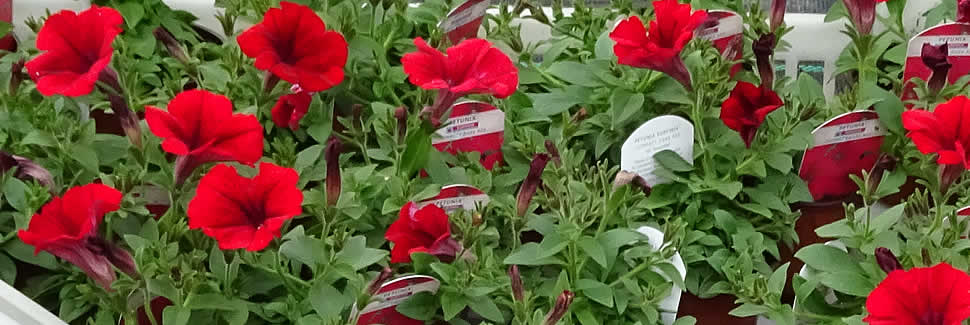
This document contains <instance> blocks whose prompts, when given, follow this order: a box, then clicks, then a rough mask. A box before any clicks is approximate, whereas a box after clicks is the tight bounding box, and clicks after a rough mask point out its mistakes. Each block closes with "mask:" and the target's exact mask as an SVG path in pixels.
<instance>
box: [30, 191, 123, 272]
mask: <svg viewBox="0 0 970 325" xmlns="http://www.w3.org/2000/svg"><path fill="white" fill-rule="evenodd" d="M120 204H121V192H118V190H116V189H113V188H111V187H108V186H105V185H102V184H88V185H84V186H78V187H74V188H71V189H69V190H67V192H66V193H64V196H62V197H54V198H53V199H52V200H51V201H50V202H48V203H47V204H45V205H44V207H43V208H42V209H41V211H40V213H39V214H35V215H34V216H33V217H32V218H31V219H30V225H29V226H28V227H27V229H26V230H20V231H19V232H17V236H18V237H20V240H22V241H23V242H24V243H26V244H28V245H32V246H34V254H37V253H40V251H47V252H49V253H51V254H54V256H57V257H60V258H62V259H64V260H67V261H68V262H71V263H72V264H74V265H76V266H77V267H79V268H81V270H84V273H87V275H88V277H91V279H93V280H94V281H95V282H97V283H98V285H101V286H102V287H104V288H105V289H106V290H110V289H111V283H112V282H114V280H115V272H114V269H112V268H111V265H112V264H114V265H115V266H117V267H118V268H119V269H121V270H122V271H124V272H126V273H128V274H135V270H134V262H133V261H132V259H131V255H130V254H129V253H128V252H126V251H125V250H123V249H121V248H118V247H116V246H114V245H113V244H111V243H108V242H106V241H105V240H103V239H101V238H100V237H98V234H97V230H98V224H100V223H101V220H102V219H104V215H105V214H107V213H108V212H111V211H115V210H118V208H119V205H120Z"/></svg>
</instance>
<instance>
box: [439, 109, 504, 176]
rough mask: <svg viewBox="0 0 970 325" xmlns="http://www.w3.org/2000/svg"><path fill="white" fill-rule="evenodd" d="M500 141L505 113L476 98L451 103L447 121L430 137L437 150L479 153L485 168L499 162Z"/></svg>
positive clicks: (502, 138)
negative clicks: (475, 99)
mask: <svg viewBox="0 0 970 325" xmlns="http://www.w3.org/2000/svg"><path fill="white" fill-rule="evenodd" d="M503 142H505V113H504V112H502V111H501V110H499V109H498V108H496V107H495V106H492V105H491V104H489V103H485V102H477V101H466V102H461V103H458V104H455V105H454V106H452V107H451V115H450V116H449V117H448V120H447V121H445V123H444V126H443V127H441V128H440V129H438V130H437V131H435V137H434V138H433V139H432V140H431V144H432V145H433V146H434V147H435V149H438V151H442V152H447V153H450V154H455V153H458V152H478V153H481V154H482V157H481V163H482V165H483V166H485V169H488V170H491V169H492V167H494V166H495V164H497V163H500V162H501V161H502V143H503Z"/></svg>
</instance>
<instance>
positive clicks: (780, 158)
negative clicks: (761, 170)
mask: <svg viewBox="0 0 970 325" xmlns="http://www.w3.org/2000/svg"><path fill="white" fill-rule="evenodd" d="M765 162H766V163H768V166H770V167H771V168H774V169H775V170H777V171H780V172H782V173H788V172H790V171H791V169H792V167H793V166H792V160H791V156H789V155H786V154H784V153H781V152H775V153H771V154H769V155H768V157H766V158H765Z"/></svg>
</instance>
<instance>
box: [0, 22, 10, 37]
mask: <svg viewBox="0 0 970 325" xmlns="http://www.w3.org/2000/svg"><path fill="white" fill-rule="evenodd" d="M11 31H13V24H11V23H8V22H5V21H0V37H6V36H7V34H10V32H11Z"/></svg>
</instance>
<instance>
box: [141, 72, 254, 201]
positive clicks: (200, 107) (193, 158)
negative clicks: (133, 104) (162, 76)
mask: <svg viewBox="0 0 970 325" xmlns="http://www.w3.org/2000/svg"><path fill="white" fill-rule="evenodd" d="M145 121H146V122H148V128H149V129H151V130H152V133H154V134H155V135H156V136H158V137H159V138H162V139H164V141H162V149H165V151H166V152H168V153H172V154H175V155H178V156H179V157H178V159H177V160H176V162H175V179H176V183H178V184H181V183H182V182H184V181H185V179H186V178H188V177H189V175H191V174H192V170H194V169H195V168H196V167H198V166H199V165H201V164H204V163H207V162H218V161H236V162H239V163H243V164H247V165H252V164H254V163H256V161H258V160H259V158H260V157H262V155H263V127H262V126H260V125H259V121H257V120H256V117H255V116H253V115H244V114H233V113H232V102H230V101H229V99H228V98H226V97H225V96H221V95H216V94H213V93H210V92H208V91H205V90H189V91H185V92H182V93H180V94H178V95H176V96H175V98H174V99H172V101H171V102H169V104H168V111H163V110H160V109H158V108H155V107H151V106H149V107H146V108H145Z"/></svg>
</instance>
